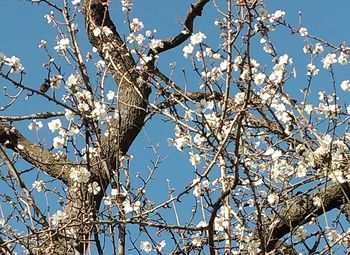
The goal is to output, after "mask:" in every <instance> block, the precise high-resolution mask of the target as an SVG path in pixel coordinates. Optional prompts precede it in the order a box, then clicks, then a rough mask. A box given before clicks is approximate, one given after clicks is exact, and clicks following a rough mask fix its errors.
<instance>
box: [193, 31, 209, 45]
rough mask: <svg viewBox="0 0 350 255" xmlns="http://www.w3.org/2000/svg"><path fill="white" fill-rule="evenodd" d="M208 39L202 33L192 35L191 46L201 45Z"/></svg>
mask: <svg viewBox="0 0 350 255" xmlns="http://www.w3.org/2000/svg"><path fill="white" fill-rule="evenodd" d="M206 38H207V37H206V35H205V34H203V33H202V32H198V33H195V34H192V35H191V38H190V40H191V44H193V45H196V44H199V43H201V42H202V41H203V40H204V39H206Z"/></svg>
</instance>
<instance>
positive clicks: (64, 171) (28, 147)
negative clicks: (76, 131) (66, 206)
mask: <svg viewBox="0 0 350 255" xmlns="http://www.w3.org/2000/svg"><path fill="white" fill-rule="evenodd" d="M0 144H2V145H3V146H5V147H6V148H9V149H11V150H13V151H15V152H17V153H19V154H20V155H21V156H22V157H23V159H24V160H26V161H27V162H28V163H30V164H32V165H33V166H36V167H38V168H39V169H41V170H42V171H44V172H45V173H47V174H48V175H50V176H52V177H53V178H57V179H59V180H61V181H63V182H64V183H66V184H67V183H68V179H69V171H68V170H69V169H70V168H71V167H72V165H74V163H73V162H71V161H69V160H68V159H66V158H63V159H62V158H59V159H58V158H57V157H55V156H54V155H53V154H52V153H51V151H49V150H47V149H44V148H43V147H42V146H41V145H37V144H35V143H33V142H31V141H29V140H28V139H27V138H25V137H24V136H23V135H22V134H21V133H20V132H19V131H18V130H17V129H15V128H14V127H13V126H11V125H9V124H5V123H0Z"/></svg>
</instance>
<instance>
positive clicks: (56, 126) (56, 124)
mask: <svg viewBox="0 0 350 255" xmlns="http://www.w3.org/2000/svg"><path fill="white" fill-rule="evenodd" d="M47 125H48V127H49V129H50V130H51V132H52V133H53V132H55V131H56V130H58V129H60V128H61V127H62V123H61V120H60V119H55V120H52V121H50V122H49V123H47Z"/></svg>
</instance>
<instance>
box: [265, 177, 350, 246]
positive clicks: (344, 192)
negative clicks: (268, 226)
mask: <svg viewBox="0 0 350 255" xmlns="http://www.w3.org/2000/svg"><path fill="white" fill-rule="evenodd" d="M314 197H319V198H321V199H322V204H323V205H322V206H321V207H317V206H315V205H314V204H313V198H314ZM349 197H350V187H349V185H348V183H343V184H338V183H334V184H332V185H330V186H329V187H327V188H324V189H322V190H320V191H318V192H316V193H314V194H313V195H311V196H307V195H305V196H302V197H298V198H295V199H293V200H292V201H290V204H291V206H289V207H288V208H285V209H282V210H281V211H280V212H279V213H278V218H279V220H280V222H279V223H278V224H277V225H276V226H275V227H274V229H273V231H272V234H271V239H270V241H269V243H268V245H267V251H272V250H274V249H276V248H277V247H276V246H277V245H278V243H279V239H280V238H282V237H283V236H285V235H286V234H288V233H290V232H291V231H292V229H293V228H296V227H298V226H301V225H303V224H305V223H308V222H309V221H310V220H311V218H312V217H317V216H320V215H322V214H324V213H325V212H328V211H330V210H332V209H336V208H338V209H341V208H342V207H343V205H344V204H347V203H348V201H349V199H348V198H349Z"/></svg>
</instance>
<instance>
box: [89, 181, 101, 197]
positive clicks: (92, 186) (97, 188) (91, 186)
mask: <svg viewBox="0 0 350 255" xmlns="http://www.w3.org/2000/svg"><path fill="white" fill-rule="evenodd" d="M88 191H89V192H90V193H92V194H94V195H97V194H98V193H99V192H100V191H101V187H100V186H99V185H98V183H97V182H93V183H89V186H88Z"/></svg>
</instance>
